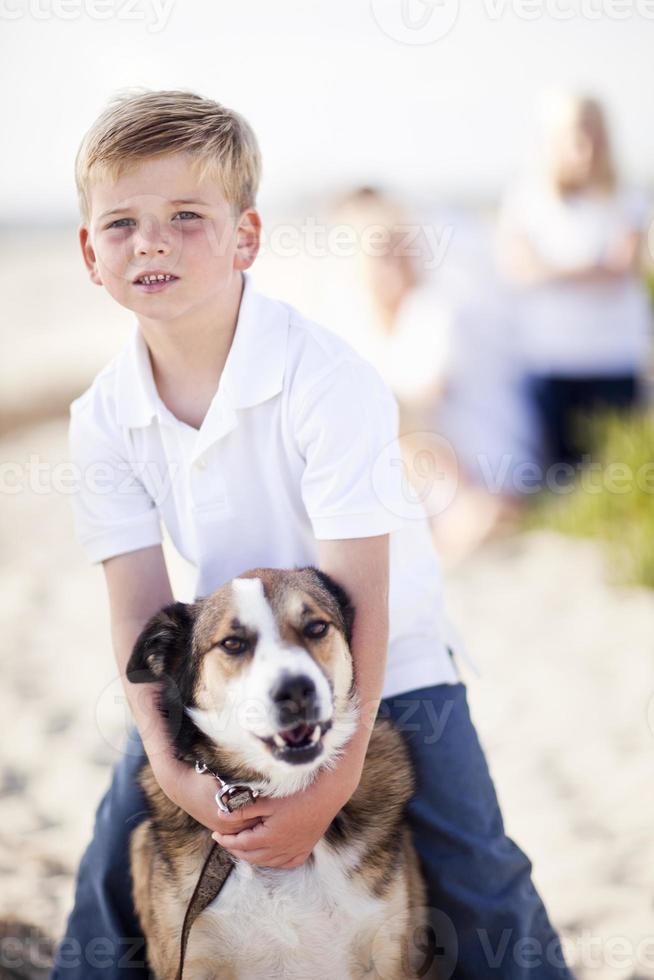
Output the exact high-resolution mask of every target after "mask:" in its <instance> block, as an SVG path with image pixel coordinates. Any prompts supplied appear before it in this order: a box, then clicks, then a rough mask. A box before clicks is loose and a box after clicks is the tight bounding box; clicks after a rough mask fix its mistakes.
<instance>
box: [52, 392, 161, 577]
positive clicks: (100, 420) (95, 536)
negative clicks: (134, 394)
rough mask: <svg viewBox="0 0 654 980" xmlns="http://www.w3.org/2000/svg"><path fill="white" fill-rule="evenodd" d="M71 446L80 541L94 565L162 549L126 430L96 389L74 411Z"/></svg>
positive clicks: (155, 514) (151, 503) (76, 403)
mask: <svg viewBox="0 0 654 980" xmlns="http://www.w3.org/2000/svg"><path fill="white" fill-rule="evenodd" d="M68 443H69V451H70V457H71V461H72V463H73V467H74V473H75V487H74V492H73V493H72V494H71V503H72V509H73V522H74V527H75V536H76V538H77V541H78V542H79V544H80V545H81V546H82V548H83V550H84V551H85V553H86V555H87V557H88V559H89V561H91V562H92V563H93V564H96V563H98V562H101V561H104V560H105V559H107V558H113V557H114V556H115V555H120V554H123V553H125V552H129V551H136V550H137V549H139V548H147V547H149V546H151V545H156V544H160V543H161V540H162V534H161V525H160V521H159V514H158V510H157V507H156V505H155V502H154V500H153V499H152V498H151V497H150V495H149V494H148V492H147V490H146V489H145V487H144V485H143V483H142V482H141V480H140V479H139V478H138V475H137V473H136V472H135V471H134V468H133V466H132V464H131V463H130V461H129V458H128V454H127V452H126V451H125V446H124V441H123V436H122V433H121V431H120V429H119V428H118V426H117V425H116V424H115V423H113V424H112V423H111V422H110V420H109V418H108V412H107V410H106V407H103V406H102V404H101V402H100V399H99V398H97V397H96V398H95V399H94V398H93V392H92V390H91V392H90V393H87V395H86V396H84V395H83V396H81V398H78V399H77V400H76V401H74V402H73V403H72V405H71V406H70V425H69V430H68Z"/></svg>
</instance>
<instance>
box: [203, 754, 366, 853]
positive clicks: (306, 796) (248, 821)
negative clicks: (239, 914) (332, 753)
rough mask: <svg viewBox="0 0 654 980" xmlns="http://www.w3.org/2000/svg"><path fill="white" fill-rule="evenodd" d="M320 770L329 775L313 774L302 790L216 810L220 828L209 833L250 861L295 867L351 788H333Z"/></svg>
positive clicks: (342, 802)
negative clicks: (231, 810)
mask: <svg viewBox="0 0 654 980" xmlns="http://www.w3.org/2000/svg"><path fill="white" fill-rule="evenodd" d="M324 775H327V776H329V775H332V774H331V773H328V774H324V773H321V774H319V775H318V776H317V777H316V779H315V781H314V782H313V783H312V785H311V786H310V787H309V788H308V789H306V790H304V791H303V792H301V793H294V794H293V796H287V797H284V798H282V799H276V798H275V799H273V798H270V797H263V798H261V799H258V800H256V801H255V802H254V803H252V804H250V805H248V806H245V807H243V808H242V809H241V810H239V811H238V812H236V813H233V814H229V815H228V814H224V813H221V814H220V817H219V818H218V822H219V823H220V824H221V829H220V831H218V832H217V833H214V834H212V836H213V839H214V840H215V841H217V842H218V843H219V844H220V845H222V847H224V848H226V849H227V850H228V851H230V853H231V854H233V855H234V857H237V858H241V859H243V860H244V861H248V862H249V863H250V864H255V865H260V866H262V867H267V868H286V869H288V868H297V867H299V865H301V864H304V862H305V861H306V860H307V858H308V857H309V855H310V854H311V852H312V850H313V849H314V847H315V846H316V844H317V843H318V841H319V840H320V838H321V837H322V836H323V834H324V833H325V831H326V830H327V828H328V827H329V825H330V823H331V822H332V820H333V819H334V817H335V816H336V814H337V813H338V811H339V810H340V809H341V808H342V807H343V806H344V805H345V804H346V803H347V801H348V800H349V798H350V796H351V795H352V792H353V789H352V790H345V789H344V787H343V785H341V786H338V787H336V786H335V784H334V782H333V780H328V779H324V778H322V777H323V776H324ZM345 784H346V785H349V784H348V783H347V782H346V781H345ZM223 827H224V828H225V829H222V828H223Z"/></svg>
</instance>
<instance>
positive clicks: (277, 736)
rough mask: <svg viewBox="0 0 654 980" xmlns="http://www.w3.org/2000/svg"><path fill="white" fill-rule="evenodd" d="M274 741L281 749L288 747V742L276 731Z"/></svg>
mask: <svg viewBox="0 0 654 980" xmlns="http://www.w3.org/2000/svg"><path fill="white" fill-rule="evenodd" d="M273 742H274V743H275V745H276V746H278V748H280V749H285V748H286V742H285V741H284V739H283V738H282V736H281V735H280V734H279V733H278V732H276V733H275V734H274V735H273Z"/></svg>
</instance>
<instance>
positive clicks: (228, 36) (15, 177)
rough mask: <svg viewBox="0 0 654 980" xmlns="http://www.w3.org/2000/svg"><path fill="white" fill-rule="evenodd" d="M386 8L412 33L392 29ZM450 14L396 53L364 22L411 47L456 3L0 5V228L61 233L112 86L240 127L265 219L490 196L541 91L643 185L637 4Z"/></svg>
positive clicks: (647, 169)
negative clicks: (184, 102) (581, 97)
mask: <svg viewBox="0 0 654 980" xmlns="http://www.w3.org/2000/svg"><path fill="white" fill-rule="evenodd" d="M403 2H404V3H405V4H406V5H407V6H406V8H405V11H406V15H407V16H408V17H410V18H413V21H414V23H419V22H420V18H423V19H424V20H425V23H426V25H427V26H426V28H424V29H423V31H422V32H421V31H419V30H418V29H414V30H407V29H405V28H402V25H401V21H400V20H399V17H400V13H401V10H402V3H403ZM162 4H163V5H164V8H165V12H164V14H163V19H164V26H163V29H161V30H152V29H151V28H152V27H153V26H156V25H157V23H161V18H162V14H161V13H160V12H159V13H158V12H157V11H158V10H159V11H160V8H161V5H162ZM461 6H462V9H461V10H459V12H458V17H457V19H456V22H455V23H454V25H453V27H452V29H451V30H450V31H449V33H447V34H446V35H445V36H444V37H442V38H441V39H440V40H437V41H435V42H433V43H424V44H414V43H410V44H407V43H400V42H398V41H397V40H395V39H393V38H392V37H389V36H388V35H387V34H386V33H384V31H383V30H381V29H380V27H379V23H378V21H381V22H383V23H384V24H385V25H386V26H387V28H389V29H390V32H391V33H393V32H395V33H397V30H396V28H397V25H398V24H399V25H400V29H403V30H404V31H405V35H406V36H408V37H410V39H411V40H414V39H415V38H416V37H422V38H424V37H426V33H425V32H426V31H430V30H432V29H444V27H445V26H447V23H449V21H448V20H447V18H450V19H452V17H453V16H454V15H455V14H456V12H457V8H456V0H431V4H428V3H427V2H425V0H313V2H309V0H238V2H235V0H0V38H1V41H0V43H1V45H2V51H1V55H2V72H3V74H4V85H3V88H2V91H3V98H2V104H1V106H0V125H1V126H2V134H3V137H4V139H3V149H4V152H3V153H2V155H1V159H0V195H1V196H2V202H1V203H2V211H1V217H0V223H2V224H7V223H13V222H16V221H29V222H35V221H36V222H39V221H50V220H61V219H72V218H74V217H75V207H76V204H75V196H74V190H73V178H72V168H73V159H74V156H75V152H76V149H77V146H78V143H79V140H80V138H81V136H82V134H83V132H84V130H85V129H86V128H87V127H88V126H89V125H90V123H91V122H92V120H93V118H94V117H95V116H96V115H97V113H98V112H99V111H100V109H101V108H102V106H103V104H104V102H105V100H106V99H107V98H108V97H109V96H110V95H111V94H112V93H113V92H114V91H115V90H116V89H118V88H120V87H123V86H128V85H146V86H148V87H151V88H159V87H184V88H192V89H195V90H197V91H199V92H201V93H203V94H206V95H209V96H212V97H214V98H217V99H219V100H220V101H223V102H225V103H226V104H227V105H230V106H232V107H234V108H236V109H238V110H239V111H241V112H242V113H243V114H244V115H245V116H246V117H247V118H248V119H249V120H250V122H251V123H252V124H253V125H254V127H255V130H256V132H257V134H258V136H259V139H260V142H261V145H262V150H263V154H264V166H265V178H264V185H263V189H262V202H263V203H264V204H266V203H268V204H274V203H275V202H278V201H288V200H289V199H292V198H293V197H297V196H298V195H305V194H312V193H315V192H316V191H321V190H324V189H334V188H338V187H339V186H341V185H344V186H348V185H349V184H351V183H352V182H362V181H365V182H382V183H384V184H385V185H387V186H388V185H390V186H394V187H398V188H407V189H413V190H415V189H418V188H419V189H423V188H424V189H427V190H429V192H430V193H433V194H434V195H436V196H438V197H440V198H447V197H448V196H451V195H454V196H457V197H461V196H466V197H467V196H471V197H473V198H475V199H477V198H487V197H492V196H495V195H496V194H497V193H498V191H499V190H500V188H501V186H502V184H503V182H504V180H505V179H506V178H507V177H508V176H509V175H510V174H511V173H512V172H514V171H515V170H516V168H517V167H518V166H519V165H520V161H521V159H522V158H523V157H524V155H525V152H527V151H528V150H529V147H530V144H531V143H532V141H533V138H534V133H535V122H536V117H537V105H538V99H539V97H540V95H541V94H542V92H543V90H544V89H547V88H549V87H552V86H558V87H566V86H573V87H581V88H584V89H585V90H592V91H593V92H595V93H597V94H599V95H600V96H602V97H604V98H605V100H606V102H607V104H608V106H609V109H610V111H611V117H612V119H613V121H614V123H615V133H616V142H617V143H618V149H619V159H620V161H621V163H622V165H623V172H624V174H625V176H626V177H627V178H628V179H630V180H632V181H637V182H643V183H645V184H647V185H650V184H651V182H652V175H653V174H654V126H653V125H652V119H651V109H650V105H651V93H652V92H653V91H654V57H652V54H653V52H654V0H542V4H541V6H540V8H539V0H466V6H465V7H464V6H463V3H462V4H461ZM431 8H433V9H431ZM94 11H95V12H97V11H99V12H100V13H103V12H106V13H108V14H110V15H111V16H110V17H109V19H103V20H99V19H97V18H96V17H94V16H91V15H92V14H93V13H94ZM529 11H532V12H533V13H532V16H534V19H533V20H527V19H525V16H524V14H526V13H528V12H529ZM557 11H558V13H557ZM375 12H376V14H377V19H375V16H374V14H375ZM62 13H63V14H65V15H66V17H67V18H69V19H63V18H62V16H61V14H62ZM521 13H522V16H521ZM616 13H617V14H621V16H622V17H623V18H624V19H616ZM166 14H167V15H168V16H167V17H166ZM430 14H431V16H429V15H430ZM439 18H440V20H439ZM439 24H440V28H439ZM647 92H649V93H650V96H649V97H648V96H647Z"/></svg>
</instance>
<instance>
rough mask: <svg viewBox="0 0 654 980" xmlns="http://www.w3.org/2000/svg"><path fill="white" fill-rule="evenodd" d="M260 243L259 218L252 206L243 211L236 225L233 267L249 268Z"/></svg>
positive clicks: (257, 252)
mask: <svg viewBox="0 0 654 980" xmlns="http://www.w3.org/2000/svg"><path fill="white" fill-rule="evenodd" d="M260 244H261V218H260V216H259V212H258V211H256V210H255V209H254V208H248V209H247V210H246V211H243V213H242V214H241V216H240V218H239V219H238V225H237V226H236V254H235V255H234V268H235V269H239V270H241V271H242V270H244V269H249V268H250V266H251V265H252V263H253V262H254V260H255V259H256V257H257V255H258V254H259V246H260Z"/></svg>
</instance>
